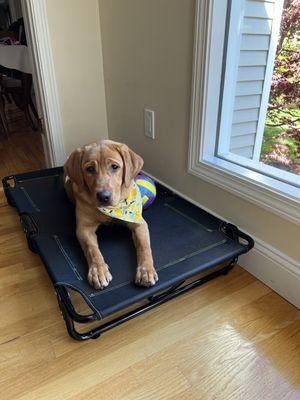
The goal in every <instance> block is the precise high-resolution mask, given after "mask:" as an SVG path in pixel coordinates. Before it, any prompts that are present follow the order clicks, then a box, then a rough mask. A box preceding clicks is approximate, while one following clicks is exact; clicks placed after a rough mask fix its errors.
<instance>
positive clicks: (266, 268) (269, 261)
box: [143, 171, 300, 309]
mask: <svg viewBox="0 0 300 400" xmlns="http://www.w3.org/2000/svg"><path fill="white" fill-rule="evenodd" d="M143 172H145V174H146V175H149V176H150V177H151V178H153V179H154V180H155V181H157V182H158V183H160V184H162V185H163V186H165V187H166V188H168V189H170V190H171V191H173V192H174V193H176V194H178V195H179V196H180V197H182V198H184V199H185V200H187V201H189V202H191V203H192V204H194V205H196V206H197V207H200V208H202V209H203V210H205V211H207V212H208V213H210V214H212V215H214V216H215V217H217V218H219V219H221V220H225V221H227V222H230V221H228V220H226V218H224V217H222V216H221V215H219V214H217V213H215V212H214V211H212V210H210V209H209V208H207V207H205V206H203V205H202V204H200V203H198V202H197V201H195V200H193V199H191V198H190V197H188V196H186V195H184V194H182V193H181V192H180V191H178V190H176V189H174V188H173V187H171V186H170V185H168V184H166V183H165V182H163V181H162V180H160V179H157V178H156V177H155V176H153V175H152V174H150V173H148V172H146V171H143ZM239 228H240V229H241V230H243V231H244V232H245V233H247V234H249V235H250V236H251V237H252V238H253V239H254V241H255V247H254V249H252V250H251V251H250V252H249V253H247V254H243V255H241V256H240V257H239V264H240V265H241V267H242V268H244V269H245V270H246V271H248V272H249V273H250V274H251V275H254V276H255V277H256V278H257V279H259V280H260V281H262V282H263V283H265V284H266V285H267V286H269V287H270V288H271V289H273V290H274V291H275V292H276V293H278V294H279V295H280V296H282V297H284V298H285V299H286V300H287V301H289V302H290V303H292V304H293V305H294V306H296V307H297V308H299V309H300V289H299V288H300V261H297V260H295V259H293V258H291V257H289V256H288V255H287V254H285V253H283V252H281V251H279V250H278V249H277V248H275V247H273V246H271V245H270V244H269V243H267V242H265V241H263V240H262V239H260V238H258V237H256V236H255V235H253V234H251V233H249V232H247V231H245V230H244V229H243V227H241V226H240V227H239Z"/></svg>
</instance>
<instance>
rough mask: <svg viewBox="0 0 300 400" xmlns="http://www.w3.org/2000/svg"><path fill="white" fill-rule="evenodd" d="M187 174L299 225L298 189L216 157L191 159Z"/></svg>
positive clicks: (299, 202) (299, 197) (299, 190)
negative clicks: (199, 159)
mask: <svg viewBox="0 0 300 400" xmlns="http://www.w3.org/2000/svg"><path fill="white" fill-rule="evenodd" d="M192 158H194V157H192ZM189 173H191V174H193V175H195V176H197V177H199V178H201V179H203V180H205V181H207V182H209V183H212V184H214V185H216V186H218V187H220V188H222V189H225V190H226V191H228V192H231V193H233V194H235V195H237V196H239V197H241V198H243V199H246V200H248V201H250V202H251V203H254V204H256V205H258V206H260V207H262V208H264V209H266V210H268V211H270V212H272V213H274V214H277V215H279V216H281V217H283V218H285V219H288V220H290V221H292V222H294V223H297V224H300V189H299V188H296V187H294V186H292V185H289V184H287V183H284V182H281V181H278V180H276V179H273V178H271V177H268V176H265V175H263V174H260V173H259V172H255V171H252V170H249V169H248V168H245V167H242V166H239V165H236V164H233V163H232V162H229V161H226V160H223V159H221V158H217V157H205V159H204V160H202V161H198V162H196V161H195V158H194V161H193V160H192V159H191V158H190V165H189Z"/></svg>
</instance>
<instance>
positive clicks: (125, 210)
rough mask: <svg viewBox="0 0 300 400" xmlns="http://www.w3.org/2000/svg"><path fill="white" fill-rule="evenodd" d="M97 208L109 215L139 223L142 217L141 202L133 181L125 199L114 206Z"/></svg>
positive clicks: (138, 191)
mask: <svg viewBox="0 0 300 400" xmlns="http://www.w3.org/2000/svg"><path fill="white" fill-rule="evenodd" d="M98 210H99V211H101V212H102V213H103V214H105V215H108V216H109V217H112V218H116V219H120V220H122V221H126V222H134V223H136V224H140V223H141V222H142V219H143V218H142V210H143V203H142V197H141V193H140V189H139V187H138V186H137V184H136V183H135V182H134V183H133V185H132V189H131V192H130V194H129V196H128V197H127V199H125V200H123V201H121V202H120V203H119V204H118V205H117V206H116V207H98Z"/></svg>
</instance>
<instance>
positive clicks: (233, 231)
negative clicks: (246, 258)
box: [220, 222, 254, 253]
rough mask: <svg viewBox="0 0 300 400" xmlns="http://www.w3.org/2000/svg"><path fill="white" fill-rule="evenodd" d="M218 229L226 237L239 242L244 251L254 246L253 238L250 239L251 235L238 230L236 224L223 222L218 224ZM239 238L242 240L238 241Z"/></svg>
mask: <svg viewBox="0 0 300 400" xmlns="http://www.w3.org/2000/svg"><path fill="white" fill-rule="evenodd" d="M220 230H221V231H222V232H223V233H224V234H225V235H226V236H227V237H229V238H230V239H232V240H234V241H236V242H239V243H240V244H241V245H242V246H244V247H245V253H246V252H248V251H249V250H251V249H252V248H253V247H254V240H253V239H252V237H251V236H249V235H247V234H246V233H244V232H242V231H240V230H239V228H238V227H237V226H236V225H233V224H231V223H230V222H223V223H222V225H221V226H220ZM240 239H242V242H241V241H240Z"/></svg>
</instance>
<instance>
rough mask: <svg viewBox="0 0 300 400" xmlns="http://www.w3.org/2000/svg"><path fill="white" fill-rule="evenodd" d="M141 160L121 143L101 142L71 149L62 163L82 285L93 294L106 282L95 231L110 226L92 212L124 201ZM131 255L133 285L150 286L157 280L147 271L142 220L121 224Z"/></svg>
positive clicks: (148, 256) (146, 236)
mask: <svg viewBox="0 0 300 400" xmlns="http://www.w3.org/2000/svg"><path fill="white" fill-rule="evenodd" d="M142 166H143V159H142V158H141V157H140V156H139V155H137V154H136V153H134V152H133V151H132V150H130V149H129V148H128V146H126V145H125V144H122V143H117V142H113V141H111V140H101V141H99V142H95V143H91V144H89V145H86V146H83V147H81V148H78V149H76V150H75V151H73V153H72V154H71V155H70V157H69V158H68V160H67V162H66V163H65V166H64V170H65V182H66V183H65V188H66V191H67V193H68V195H69V197H70V198H71V199H72V201H73V202H74V203H75V206H76V222H77V228H76V234H77V238H78V240H79V242H80V245H81V247H82V249H83V251H84V254H85V256H86V259H87V262H88V267H89V270H88V281H89V283H90V284H91V285H92V286H93V287H94V288H95V289H103V288H105V287H106V286H107V285H108V284H109V282H110V281H111V280H112V276H111V274H110V272H109V267H108V265H107V264H106V262H105V260H104V258H103V256H102V254H101V252H100V250H99V247H98V242H97V236H96V230H97V228H98V226H99V225H101V224H107V223H110V222H112V221H113V218H111V217H109V216H107V215H105V214H103V213H102V212H101V211H100V210H99V209H98V207H100V208H101V207H111V208H114V207H117V206H118V204H120V203H121V202H122V201H124V200H125V199H127V197H128V196H129V195H130V193H131V190H132V185H134V180H133V179H134V177H135V176H136V175H137V173H138V172H139V171H140V169H141V168H142ZM127 226H128V228H129V229H130V230H131V231H132V237H133V241H134V244H135V247H136V251H137V270H136V278H135V282H136V284H138V285H141V286H152V285H154V284H155V283H156V282H157V280H158V276H157V273H156V271H155V268H154V266H153V259H152V253H151V247H150V237H149V230H148V225H147V223H146V221H145V220H144V219H143V218H141V222H140V223H133V222H127Z"/></svg>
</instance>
